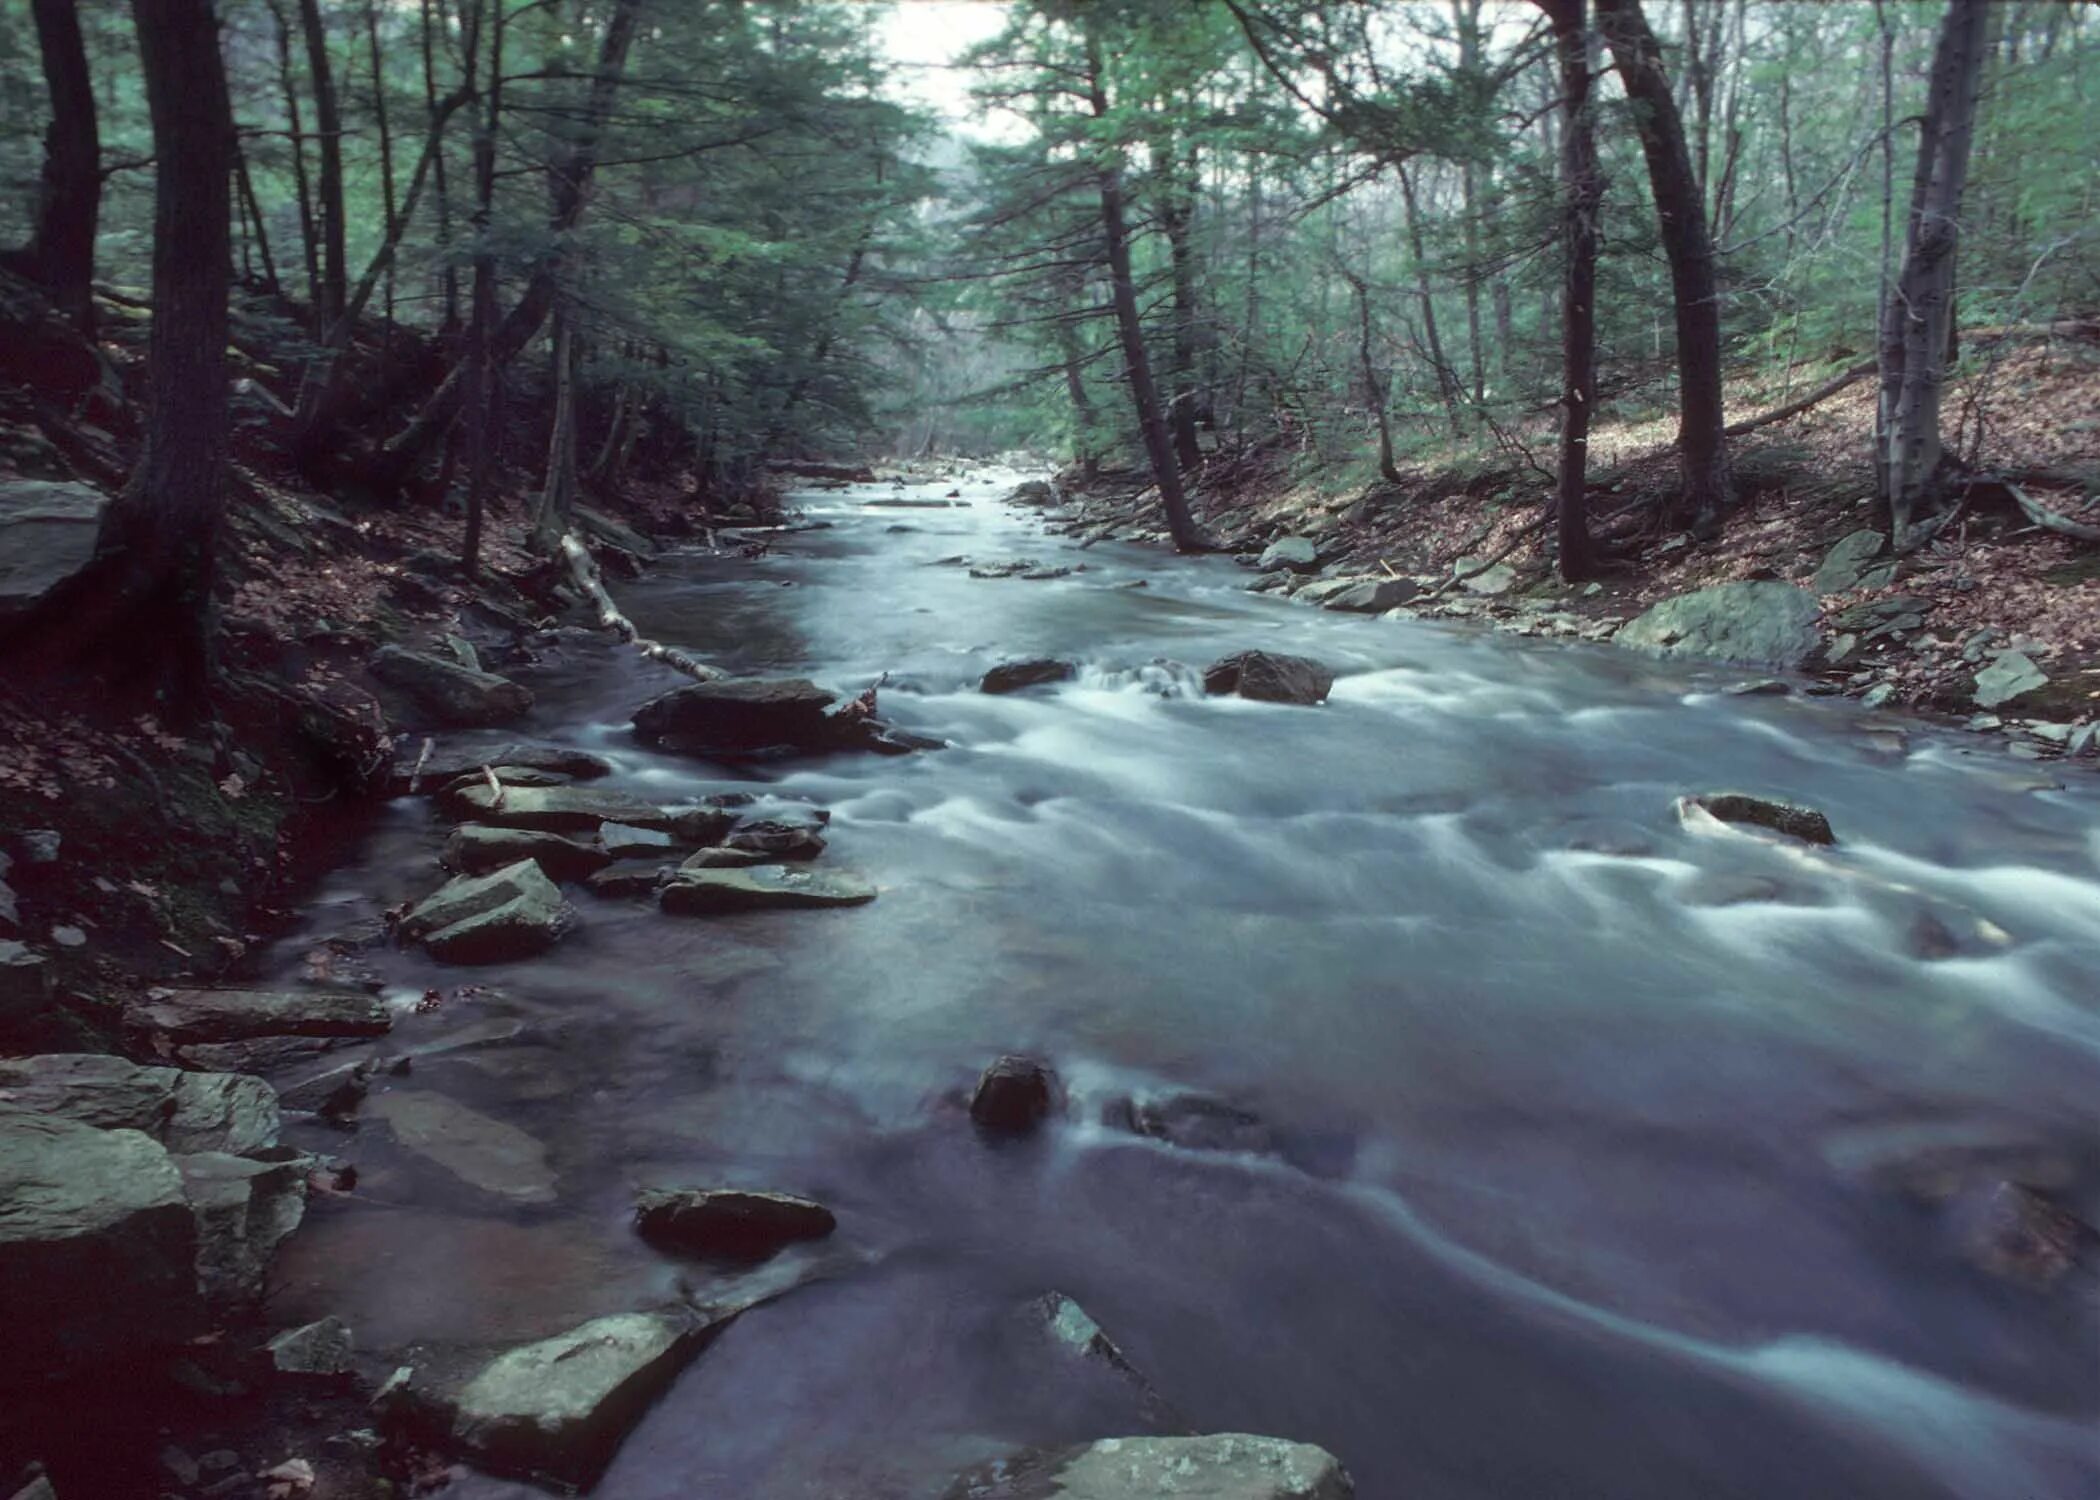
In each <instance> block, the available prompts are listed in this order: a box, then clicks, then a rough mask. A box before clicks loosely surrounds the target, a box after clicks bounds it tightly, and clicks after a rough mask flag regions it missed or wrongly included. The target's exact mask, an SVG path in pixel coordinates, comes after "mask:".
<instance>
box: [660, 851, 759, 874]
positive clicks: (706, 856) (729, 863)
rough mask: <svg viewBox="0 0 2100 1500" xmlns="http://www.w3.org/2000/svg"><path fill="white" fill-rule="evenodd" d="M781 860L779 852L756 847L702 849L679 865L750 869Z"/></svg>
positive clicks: (684, 866)
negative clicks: (769, 852)
mask: <svg viewBox="0 0 2100 1500" xmlns="http://www.w3.org/2000/svg"><path fill="white" fill-rule="evenodd" d="M780 862H781V860H780V856H779V855H777V854H764V853H761V852H760V851H758V850H756V849H702V850H699V851H698V852H696V853H694V854H690V855H688V856H686V859H685V862H684V863H683V864H681V865H679V867H678V868H679V869H681V870H748V869H750V868H751V867H752V866H753V865H777V864H779V863H780Z"/></svg>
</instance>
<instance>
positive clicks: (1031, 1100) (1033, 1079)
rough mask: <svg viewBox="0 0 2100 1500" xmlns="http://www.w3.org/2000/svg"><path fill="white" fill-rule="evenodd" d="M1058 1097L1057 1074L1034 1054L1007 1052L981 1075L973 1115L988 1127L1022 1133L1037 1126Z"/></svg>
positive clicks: (972, 1106)
mask: <svg viewBox="0 0 2100 1500" xmlns="http://www.w3.org/2000/svg"><path fill="white" fill-rule="evenodd" d="M1056 1097H1057V1075H1056V1074H1055V1073H1053V1072H1052V1071H1051V1070H1050V1069H1049V1068H1047V1067H1045V1066H1043V1064H1041V1063H1039V1062H1037V1061H1036V1060H1035V1059H1034V1058H1032V1057H1021V1056H1018V1055H1016V1054H1014V1053H1007V1054H1006V1055H1005V1056H1003V1057H998V1058H994V1059H993V1060H992V1064H991V1066H990V1067H988V1068H986V1069H985V1070H984V1072H983V1073H981V1074H980V1075H978V1079H977V1087H976V1089H975V1091H973V1092H972V1093H971V1095H970V1118H971V1119H973V1120H975V1121H976V1122H977V1123H978V1124H979V1125H981V1126H983V1127H984V1128H985V1129H986V1130H996V1131H1001V1132H1004V1133H1006V1134H1009V1135H1019V1134H1022V1133H1024V1132H1026V1131H1030V1130H1033V1129H1035V1127H1036V1124H1037V1122H1038V1121H1040V1120H1042V1119H1043V1118H1044V1117H1045V1116H1046V1115H1048V1114H1049V1113H1050V1107H1051V1105H1052V1104H1053V1103H1054V1102H1055V1100H1056Z"/></svg>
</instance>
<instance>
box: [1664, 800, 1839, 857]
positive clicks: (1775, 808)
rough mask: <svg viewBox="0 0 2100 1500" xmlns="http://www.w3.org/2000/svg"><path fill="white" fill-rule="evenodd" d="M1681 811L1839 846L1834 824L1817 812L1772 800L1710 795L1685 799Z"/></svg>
mask: <svg viewBox="0 0 2100 1500" xmlns="http://www.w3.org/2000/svg"><path fill="white" fill-rule="evenodd" d="M1679 807H1680V809H1681V810H1682V809H1688V808H1698V809H1700V810H1701V811H1703V812H1705V813H1707V814H1708V815H1710V816H1712V817H1715V818H1718V819H1720V820H1721V821H1722V822H1723V823H1748V824H1750V825H1752V826H1753V827H1757V828H1768V829H1770V830H1771V831H1772V832H1774V833H1781V834H1785V835H1786V836H1787V837H1788V838H1795V839H1800V840H1802V841H1803V842H1804V843H1810V844H1834V843H1836V842H1837V838H1836V836H1835V835H1834V834H1832V833H1831V831H1830V820H1829V819H1828V818H1826V817H1824V816H1823V815H1822V814H1821V813H1819V812H1817V811H1816V810H1815V809H1814V808H1812V807H1798V806H1796V805H1795V804H1793V803H1791V802H1781V801H1779V800H1777V799H1776V798H1772V797H1752V796H1749V795H1748V794H1746V793H1743V792H1706V793H1704V794H1702V795H1700V796H1697V797H1686V798H1684V799H1682V801H1681V802H1680V803H1679Z"/></svg>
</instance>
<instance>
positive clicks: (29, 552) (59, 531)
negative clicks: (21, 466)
mask: <svg viewBox="0 0 2100 1500" xmlns="http://www.w3.org/2000/svg"><path fill="white" fill-rule="evenodd" d="M108 505H109V497H108V496H107V495H105V494H103V493H102V492H101V491H100V490H98V489H96V488H95V487H94V486H93V485H87V484H75V483H60V482H56V481H53V480H47V479H11V480H7V481H5V482H0V623H5V622H7V621H9V620H12V619H14V618H16V617H17V616H19V615H23V614H27V613H28V612H29V611H30V610H32V609H34V608H35V607H36V606H37V605H38V604H41V603H42V602H43V600H44V598H45V596H46V595H48V594H49V593H50V592H51V591H52V590H53V589H55V588H57V587H58V586H59V585H60V584H62V583H64V582H65V581H66V580H67V579H69V578H71V577H73V575H74V574H76V573H78V572H79V571H80V570H81V569H82V568H84V567H86V566H87V565H88V562H89V560H90V559H91V558H93V557H94V555H95V539H96V538H97V537H98V536H99V535H100V534H101V531H102V512H103V511H104V510H105V509H106V508H107V507H108Z"/></svg>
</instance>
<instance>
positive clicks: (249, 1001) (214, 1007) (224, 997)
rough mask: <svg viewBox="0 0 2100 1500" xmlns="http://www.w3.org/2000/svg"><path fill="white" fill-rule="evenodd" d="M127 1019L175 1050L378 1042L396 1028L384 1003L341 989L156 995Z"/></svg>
mask: <svg viewBox="0 0 2100 1500" xmlns="http://www.w3.org/2000/svg"><path fill="white" fill-rule="evenodd" d="M124 1016H125V1020H126V1021H127V1022H128V1023H129V1024H130V1025H131V1026H132V1027H133V1028H134V1029H135V1030H139V1031H146V1032H153V1033H156V1034H158V1035H161V1036H164V1037H166V1038H167V1039H168V1040H169V1041H170V1042H174V1043H176V1044H177V1045H188V1044H191V1043H198V1042H239V1041H247V1040H249V1039H251V1038H255V1037H272V1036H309V1037H358V1036H378V1035H380V1034H381V1033H383V1032H385V1031H386V1030H387V1029H388V1028H390V1027H391V1026H392V1025H393V1024H394V1018H393V1013H392V1012H391V1011H389V1010H388V1009H387V1006H386V1002H385V1001H384V1000H381V999H379V998H378V997H377V996H374V995H368V994H359V993H357V992H355V991H352V990H341V989H307V990H173V991H169V992H166V993H162V992H158V991H156V992H155V994H154V996H153V997H152V998H149V999H147V1000H143V1001H141V1002H139V1003H138V1004H136V1005H133V1006H130V1007H129V1008H128V1009H127V1010H126V1011H125V1013H124Z"/></svg>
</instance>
